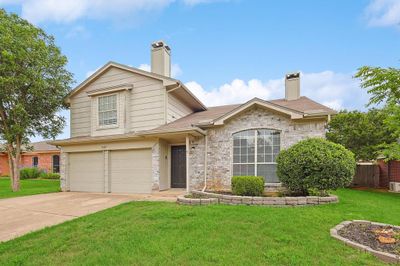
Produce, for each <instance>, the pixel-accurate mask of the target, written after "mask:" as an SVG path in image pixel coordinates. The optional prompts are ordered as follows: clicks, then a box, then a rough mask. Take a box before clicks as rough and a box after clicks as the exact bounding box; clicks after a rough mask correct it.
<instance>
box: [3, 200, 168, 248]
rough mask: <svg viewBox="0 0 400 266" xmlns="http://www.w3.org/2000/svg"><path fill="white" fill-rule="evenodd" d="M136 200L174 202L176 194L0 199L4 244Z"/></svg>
mask: <svg viewBox="0 0 400 266" xmlns="http://www.w3.org/2000/svg"><path fill="white" fill-rule="evenodd" d="M133 200H162V201H174V200H176V195H169V194H168V195H163V194H161V195H137V194H136V195H118V194H102V193H82V192H60V193H50V194H41V195H33V196H25V197H16V198H11V199H3V200H0V242H2V241H7V240H10V239H13V238H15V237H18V236H21V235H24V234H26V233H29V232H31V231H36V230H39V229H42V228H44V227H47V226H51V225H55V224H59V223H62V222H65V221H68V220H72V219H74V218H77V217H81V216H85V215H88V214H90V213H94V212H98V211H101V210H104V209H107V208H110V207H113V206H116V205H119V204H121V203H124V202H128V201H133Z"/></svg>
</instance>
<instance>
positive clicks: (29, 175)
mask: <svg viewBox="0 0 400 266" xmlns="http://www.w3.org/2000/svg"><path fill="white" fill-rule="evenodd" d="M42 173H43V170H40V169H39V168H37V167H27V168H22V169H21V170H20V171H19V178H20V179H35V178H38V177H39V176H40V175H41V174H42Z"/></svg>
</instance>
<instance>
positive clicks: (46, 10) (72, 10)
mask: <svg viewBox="0 0 400 266" xmlns="http://www.w3.org/2000/svg"><path fill="white" fill-rule="evenodd" d="M176 1H177V0H113V1H110V0H68V1H60V0H14V1H11V0H0V5H14V6H21V10H22V12H21V16H22V17H23V18H25V19H27V20H29V21H30V22H32V23H35V24H37V23H41V22H45V21H54V22H58V23H70V22H73V21H76V20H78V19H84V18H89V19H112V20H121V19H123V18H127V17H130V18H133V17H135V15H136V16H137V15H140V14H141V13H143V12H146V11H158V10H162V9H164V8H166V7H168V6H169V5H171V4H172V3H174V2H176ZM180 1H181V2H182V3H183V4H185V5H189V6H194V5H197V4H202V3H212V2H216V1H221V0H180ZM225 1H226V0H225ZM122 21H123V20H122Z"/></svg>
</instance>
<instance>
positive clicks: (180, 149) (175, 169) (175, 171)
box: [171, 146, 186, 188]
mask: <svg viewBox="0 0 400 266" xmlns="http://www.w3.org/2000/svg"><path fill="white" fill-rule="evenodd" d="M171 187H172V188H186V146H172V147H171Z"/></svg>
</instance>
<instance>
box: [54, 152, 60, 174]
mask: <svg viewBox="0 0 400 266" xmlns="http://www.w3.org/2000/svg"><path fill="white" fill-rule="evenodd" d="M59 172H60V156H59V155H53V173H59Z"/></svg>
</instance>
